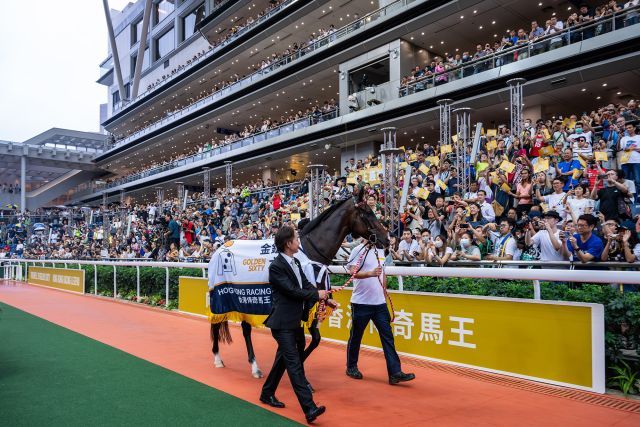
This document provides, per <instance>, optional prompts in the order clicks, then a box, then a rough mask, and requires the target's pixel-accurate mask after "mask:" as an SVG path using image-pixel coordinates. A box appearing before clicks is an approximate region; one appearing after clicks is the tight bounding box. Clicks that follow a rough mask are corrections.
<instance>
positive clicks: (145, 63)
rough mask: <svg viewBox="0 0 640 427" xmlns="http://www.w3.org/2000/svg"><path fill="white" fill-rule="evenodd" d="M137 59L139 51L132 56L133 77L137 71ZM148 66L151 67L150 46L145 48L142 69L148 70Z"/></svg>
mask: <svg viewBox="0 0 640 427" xmlns="http://www.w3.org/2000/svg"><path fill="white" fill-rule="evenodd" d="M137 59H138V52H137V51H136V53H135V54H134V55H133V56H132V57H131V77H133V74H134V73H135V72H136V60H137ZM147 68H149V48H148V47H147V48H146V49H145V50H144V56H143V58H142V71H144V70H146V69H147Z"/></svg>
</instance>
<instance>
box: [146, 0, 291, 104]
mask: <svg viewBox="0 0 640 427" xmlns="http://www.w3.org/2000/svg"><path fill="white" fill-rule="evenodd" d="M282 3H284V0H282V1H280V0H273V1H270V2H269V4H268V5H267V7H266V9H264V10H263V11H262V12H260V13H258V14H257V15H256V16H255V17H254V16H248V17H247V18H246V19H245V20H244V21H241V20H236V21H235V22H234V23H233V25H232V26H231V28H230V29H229V31H227V32H226V34H225V35H224V36H222V37H219V38H218V39H217V40H215V41H214V42H213V44H212V45H209V47H208V49H207V50H213V49H214V48H216V47H220V46H223V45H225V44H227V43H229V42H230V41H231V40H233V39H234V38H235V37H237V36H238V35H240V34H241V33H242V32H243V31H244V30H246V29H248V28H250V27H251V26H252V25H253V24H254V23H256V22H257V21H259V20H260V19H261V18H262V17H263V16H265V15H267V14H268V13H269V12H271V11H272V10H274V9H276V8H277V7H279V6H280V5H281V4H282ZM207 50H205V49H203V50H202V51H200V52H196V53H195V54H194V55H193V57H192V58H191V59H188V60H187V62H186V63H184V64H180V65H178V66H177V67H175V68H174V69H172V70H171V72H169V73H167V74H163V75H162V76H161V77H159V78H158V79H156V81H155V82H152V83H150V84H149V85H148V86H147V92H148V91H151V90H153V89H155V88H156V87H158V86H160V85H161V84H162V83H163V82H164V81H165V80H168V79H171V78H173V76H175V75H176V74H179V73H180V72H182V71H183V70H185V69H186V68H188V67H189V66H190V65H191V64H193V63H195V62H197V61H199V60H200V59H201V58H202V57H203V56H205V55H206V53H207Z"/></svg>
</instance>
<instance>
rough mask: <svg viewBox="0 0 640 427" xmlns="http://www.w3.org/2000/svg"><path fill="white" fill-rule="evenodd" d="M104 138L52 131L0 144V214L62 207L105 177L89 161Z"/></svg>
mask: <svg viewBox="0 0 640 427" xmlns="http://www.w3.org/2000/svg"><path fill="white" fill-rule="evenodd" d="M106 140H107V136H106V135H103V134H100V133H94V132H80V131H75V130H70V129H59V128H52V129H49V130H48V131H45V132H43V133H41V134H39V135H36V136H34V137H32V138H30V139H28V140H26V141H22V142H16V141H0V156H2V159H1V160H0V213H4V212H10V211H16V210H19V211H23V212H24V211H25V210H30V211H33V210H35V209H37V208H40V207H43V206H51V205H61V204H62V205H64V204H65V203H67V202H68V201H70V200H71V198H72V197H77V196H76V192H77V191H78V189H84V190H85V192H87V193H93V190H92V189H91V188H90V186H91V185H95V183H96V182H99V177H100V176H102V175H105V171H102V170H100V168H98V167H97V166H96V164H95V163H94V162H93V158H94V157H95V156H97V155H99V154H100V153H102V151H103V150H104V148H105V143H106Z"/></svg>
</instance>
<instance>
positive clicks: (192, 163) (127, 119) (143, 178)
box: [73, 0, 640, 205]
mask: <svg viewBox="0 0 640 427" xmlns="http://www.w3.org/2000/svg"><path fill="white" fill-rule="evenodd" d="M583 3H586V4H588V5H589V8H590V10H591V12H590V13H591V14H592V15H593V9H594V8H596V6H599V5H600V3H603V2H601V1H600V2H598V1H586V2H584V1H579V2H577V1H565V0H542V1H540V2H538V1H530V0H489V1H476V0H458V1H447V0H396V1H391V0H374V1H368V0H367V1H364V0H358V1H349V0H315V1H307V0H281V1H274V0H272V1H266V0H254V1H244V0H239V1H233V0H222V1H214V0H204V1H203V0H163V1H157V0H138V1H137V2H135V3H130V4H129V5H128V6H127V7H126V8H125V9H124V10H122V11H121V12H119V11H114V10H111V11H110V13H109V16H108V19H107V21H108V24H109V30H110V36H111V40H112V41H111V43H110V46H111V48H110V51H109V53H108V55H107V57H106V58H105V60H104V61H103V62H102V63H101V64H100V67H101V69H102V76H101V77H100V79H99V80H98V82H99V83H101V84H103V85H104V86H105V87H106V88H107V91H108V95H107V102H106V106H103V109H102V110H103V111H102V113H103V114H102V115H103V121H102V126H103V127H104V130H105V131H106V132H108V133H109V134H110V135H112V137H111V138H110V143H109V145H108V147H107V148H106V149H105V150H104V151H101V152H100V153H97V154H96V156H95V158H94V159H93V161H94V162H95V167H96V168H98V169H100V170H102V171H104V172H105V173H108V175H107V177H106V178H104V177H101V179H102V180H105V182H106V183H105V184H104V185H100V184H95V183H94V184H91V185H89V186H87V185H86V184H85V187H88V188H84V189H83V190H82V191H79V192H77V193H76V196H75V197H74V199H73V202H75V203H77V204H93V205H99V204H100V203H102V202H103V197H104V195H106V196H107V198H108V200H109V201H115V200H118V198H123V197H127V198H130V200H132V201H135V202H144V201H146V202H150V201H154V200H155V198H156V194H157V189H158V188H159V187H160V188H163V189H164V197H175V195H177V194H178V192H179V191H180V192H182V191H183V190H184V189H186V190H188V191H190V192H191V193H193V192H198V193H202V192H205V193H206V192H207V191H206V190H205V188H204V186H205V185H208V186H210V190H211V191H213V190H214V189H216V188H224V187H225V186H226V185H227V182H228V181H227V178H229V174H232V179H233V183H234V185H235V184H242V183H243V182H248V181H250V180H255V179H258V178H260V179H263V180H265V181H266V180H268V179H271V180H273V181H274V182H278V181H282V180H290V181H295V180H297V179H300V178H301V177H304V176H305V174H306V173H307V171H308V170H307V167H308V165H310V164H317V163H321V164H324V165H327V169H328V171H329V173H331V174H332V175H335V176H340V175H345V171H344V166H345V164H346V163H347V162H348V161H349V159H351V158H354V159H356V160H358V159H362V158H366V157H367V156H369V155H372V156H374V157H375V156H377V155H378V154H379V151H380V147H381V144H382V142H383V133H382V132H381V129H383V128H385V127H389V126H393V127H396V128H397V141H396V142H395V144H396V145H397V146H398V147H405V148H410V147H415V146H417V145H418V144H422V143H431V144H434V143H438V144H440V145H449V144H451V142H450V141H447V142H446V143H445V142H444V141H441V135H442V133H441V122H442V117H441V116H440V107H439V104H438V101H440V100H443V99H450V100H452V101H450V106H451V109H452V110H454V113H452V115H451V125H450V126H451V127H450V134H453V135H454V137H455V134H456V118H455V109H457V108H460V107H469V108H471V110H470V111H471V112H470V122H471V125H472V127H474V128H475V125H476V123H482V128H483V129H484V130H483V132H491V131H498V130H499V129H500V126H501V125H504V126H506V127H507V128H512V129H520V128H521V126H523V123H522V122H521V123H520V124H517V123H514V122H513V120H514V119H513V118H512V117H513V114H514V111H516V113H517V114H516V116H515V117H519V118H520V120H524V119H531V120H532V121H533V123H535V121H536V120H538V119H543V120H547V119H549V120H556V119H560V120H565V119H566V118H568V117H570V116H571V115H576V116H577V117H580V116H582V115H589V114H590V113H591V112H592V111H596V110H598V109H599V108H600V107H603V106H606V105H608V104H620V103H626V102H627V101H628V100H631V99H637V98H638V95H639V94H638V86H637V84H636V83H635V82H636V81H637V78H638V69H639V68H640V52H639V51H638V49H637V46H638V42H639V39H640V31H638V28H640V27H639V26H636V25H634V24H636V23H637V21H638V10H637V9H638V8H637V7H631V8H627V9H622V7H621V8H620V10H616V11H611V13H609V11H607V10H604V13H602V15H601V16H600V17H598V19H593V20H591V21H589V22H588V21H587V20H584V21H580V20H581V17H582V15H583V13H582V11H581V10H580V6H581V5H582V4H583ZM573 14H577V15H576V16H577V17H578V18H577V19H578V21H580V22H577V21H576V22H574V21H575V19H573V18H572V15H573ZM554 19H556V20H557V21H559V22H560V23H561V24H560V25H558V24H554V23H553V22H554V21H552V20H554ZM533 21H536V22H537V24H538V25H539V27H540V28H538V29H537V30H536V27H535V26H532V25H533V24H532V22H533ZM549 22H552V23H551V25H552V26H554V28H553V30H552V31H551V32H545V33H540V32H539V31H547V30H548V27H549V25H550V24H549ZM520 29H524V32H525V33H526V35H529V34H536V36H535V37H528V36H526V37H524V38H520V37H519V36H518V32H519V30H520ZM538 34H539V35H538ZM514 37H515V38H514ZM505 40H506V41H507V42H510V41H512V42H515V45H514V46H511V45H510V44H509V43H506V44H505ZM465 52H468V54H469V57H470V58H469V59H467V58H466V56H465V55H464V54H465ZM447 58H450V59H449V60H448V59H447ZM443 59H444V62H443V63H441V62H440V61H442V60H443ZM445 63H446V64H445ZM416 67H418V68H416ZM429 67H431V68H430V69H431V70H432V71H431V73H427V74H424V70H425V68H429ZM439 67H442V68H439ZM434 69H435V71H433V70H434ZM443 70H444V72H443ZM514 78H520V79H523V80H517V81H516V82H515V83H514V82H513V80H512V79H514ZM508 81H511V84H512V85H513V84H517V85H519V88H518V90H521V93H522V97H521V101H522V105H520V106H518V105H514V101H513V99H514V98H513V90H514V88H513V87H511V86H510V84H508V83H507V82H508ZM516 99H520V98H517V97H516ZM445 135H446V133H445ZM228 165H232V168H230V167H229V166H228ZM206 175H209V177H207V176H206ZM182 186H184V187H182ZM181 194H183V193H181Z"/></svg>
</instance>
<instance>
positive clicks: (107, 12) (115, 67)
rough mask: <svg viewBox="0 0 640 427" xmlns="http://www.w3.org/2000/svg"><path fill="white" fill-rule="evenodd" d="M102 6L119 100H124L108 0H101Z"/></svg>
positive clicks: (124, 94)
mask: <svg viewBox="0 0 640 427" xmlns="http://www.w3.org/2000/svg"><path fill="white" fill-rule="evenodd" d="M102 6H103V7H104V17H105V19H106V21H107V32H108V33H109V43H110V44H111V55H112V56H113V70H114V72H115V75H116V81H117V82H118V89H119V90H120V101H121V102H122V101H125V98H126V96H127V94H126V93H125V91H124V82H123V80H122V70H121V69H120V57H119V56H118V46H117V45H116V36H115V34H114V32H113V23H112V22H111V10H110V8H109V0H102Z"/></svg>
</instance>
